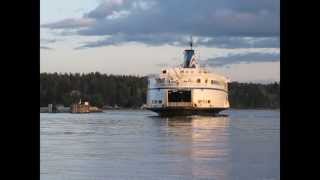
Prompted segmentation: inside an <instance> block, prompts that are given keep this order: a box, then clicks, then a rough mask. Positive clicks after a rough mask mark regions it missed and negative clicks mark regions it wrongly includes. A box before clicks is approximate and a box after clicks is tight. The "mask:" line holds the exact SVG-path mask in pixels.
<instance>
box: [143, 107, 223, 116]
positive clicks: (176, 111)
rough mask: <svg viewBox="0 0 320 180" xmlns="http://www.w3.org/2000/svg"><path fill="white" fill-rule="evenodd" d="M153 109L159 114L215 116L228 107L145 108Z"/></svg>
mask: <svg viewBox="0 0 320 180" xmlns="http://www.w3.org/2000/svg"><path fill="white" fill-rule="evenodd" d="M146 109H148V110H150V111H153V112H155V113H157V114H159V116H189V115H206V116H217V115H219V113H220V112H221V111H224V110H227V109H228V108H192V107H166V108H162V107H161V108H154V107H153V108H146Z"/></svg>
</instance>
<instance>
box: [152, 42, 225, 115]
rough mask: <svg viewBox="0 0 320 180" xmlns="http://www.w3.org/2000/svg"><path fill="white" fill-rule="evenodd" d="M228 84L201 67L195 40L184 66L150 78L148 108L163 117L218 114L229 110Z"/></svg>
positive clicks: (219, 76) (187, 50) (185, 54)
mask: <svg viewBox="0 0 320 180" xmlns="http://www.w3.org/2000/svg"><path fill="white" fill-rule="evenodd" d="M228 82H229V79H228V78H226V77H224V76H221V75H218V74H216V73H211V72H209V71H208V70H207V69H205V68H202V67H200V66H199V64H198V62H197V59H196V56H195V51H194V50H193V49H192V40H191V42H190V49H186V50H184V63H183V65H182V66H180V67H174V68H166V69H162V71H161V72H160V73H159V74H156V75H150V76H149V77H148V92H147V109H149V110H151V111H154V112H156V113H158V114H159V115H160V116H169V115H194V114H208V115H211V114H212V115H214V114H218V113H219V112H220V111H222V110H226V109H228V108H229V100H228Z"/></svg>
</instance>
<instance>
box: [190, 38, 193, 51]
mask: <svg viewBox="0 0 320 180" xmlns="http://www.w3.org/2000/svg"><path fill="white" fill-rule="evenodd" d="M192 43H193V41H192V36H191V37H190V47H191V50H192Z"/></svg>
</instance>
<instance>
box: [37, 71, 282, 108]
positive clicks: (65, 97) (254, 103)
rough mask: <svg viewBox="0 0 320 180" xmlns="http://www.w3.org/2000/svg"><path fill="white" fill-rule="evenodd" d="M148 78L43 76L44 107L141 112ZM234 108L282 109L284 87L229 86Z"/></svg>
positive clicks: (41, 82) (261, 85)
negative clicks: (79, 105)
mask: <svg viewBox="0 0 320 180" xmlns="http://www.w3.org/2000/svg"><path fill="white" fill-rule="evenodd" d="M146 92H147V77H140V76H130V75H112V74H111V75H108V74H101V73H98V72H95V73H87V74H84V73H83V74H80V73H74V74H72V73H64V74H61V73H41V74H40V106H41V107H44V106H48V104H62V105H64V106H70V105H71V104H72V103H76V102H78V101H79V99H82V100H88V101H89V102H90V104H92V105H94V106H97V107H103V106H105V105H106V106H115V105H117V106H120V107H125V108H138V107H140V106H141V105H143V104H145V103H146ZM229 101H230V105H231V107H232V108H279V106H280V83H278V82H275V83H271V84H254V83H239V82H231V83H229Z"/></svg>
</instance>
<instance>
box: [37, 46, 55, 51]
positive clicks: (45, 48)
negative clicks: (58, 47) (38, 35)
mask: <svg viewBox="0 0 320 180" xmlns="http://www.w3.org/2000/svg"><path fill="white" fill-rule="evenodd" d="M40 49H44V50H53V48H51V47H48V46H40Z"/></svg>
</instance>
